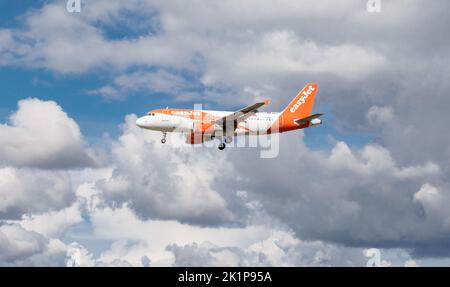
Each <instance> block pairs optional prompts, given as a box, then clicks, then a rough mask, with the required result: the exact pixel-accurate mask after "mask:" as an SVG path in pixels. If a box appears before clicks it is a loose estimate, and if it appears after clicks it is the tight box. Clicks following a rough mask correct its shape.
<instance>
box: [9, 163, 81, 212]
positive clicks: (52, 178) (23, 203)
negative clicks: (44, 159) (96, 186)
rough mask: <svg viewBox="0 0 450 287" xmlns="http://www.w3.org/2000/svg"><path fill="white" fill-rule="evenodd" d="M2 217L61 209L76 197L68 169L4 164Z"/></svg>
mask: <svg viewBox="0 0 450 287" xmlns="http://www.w3.org/2000/svg"><path fill="white" fill-rule="evenodd" d="M0 198H1V200H0V218H1V219H16V218H20V216H21V215H23V214H25V213H30V214H31V213H43V212H47V211H49V210H59V209H61V208H64V207H66V206H68V205H70V204H71V203H72V202H73V201H74V194H73V191H72V186H71V183H70V177H69V176H68V174H67V173H66V172H48V171H40V170H30V169H16V168H12V167H6V168H0Z"/></svg>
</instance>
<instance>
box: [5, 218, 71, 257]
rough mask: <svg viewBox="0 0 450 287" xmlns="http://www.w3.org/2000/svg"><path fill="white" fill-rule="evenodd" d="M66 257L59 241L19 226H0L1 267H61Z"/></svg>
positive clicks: (62, 245) (63, 247)
mask: <svg viewBox="0 0 450 287" xmlns="http://www.w3.org/2000/svg"><path fill="white" fill-rule="evenodd" d="M65 256H66V251H65V246H64V244H63V243H62V242H61V241H59V240H48V239H47V238H45V237H44V236H42V235H40V234H39V233H36V232H33V231H27V230H26V229H24V228H22V227H21V226H20V225H17V224H12V225H1V226H0V266H61V265H62V264H63V262H64V258H65Z"/></svg>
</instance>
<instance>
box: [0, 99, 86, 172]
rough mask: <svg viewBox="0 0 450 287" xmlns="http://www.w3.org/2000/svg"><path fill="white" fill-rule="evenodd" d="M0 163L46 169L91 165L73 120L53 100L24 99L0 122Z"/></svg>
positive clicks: (78, 129)
mask: <svg viewBox="0 0 450 287" xmlns="http://www.w3.org/2000/svg"><path fill="white" fill-rule="evenodd" d="M0 161H1V165H5V164H6V165H13V166H26V167H39V168H47V169H57V168H76V167H85V166H90V165H93V164H94V157H93V153H92V151H91V150H89V149H88V148H87V147H86V145H85V143H84V140H83V137H82V134H81V132H80V128H79V127H78V125H77V123H76V122H75V121H74V120H73V119H71V118H69V116H68V115H67V114H66V113H65V112H64V111H63V110H62V109H61V107H60V106H58V105H57V104H56V103H55V102H53V101H41V100H39V99H26V100H21V101H20V102H19V107H18V110H17V111H16V112H15V113H14V114H12V115H11V116H10V118H9V123H7V124H2V125H0Z"/></svg>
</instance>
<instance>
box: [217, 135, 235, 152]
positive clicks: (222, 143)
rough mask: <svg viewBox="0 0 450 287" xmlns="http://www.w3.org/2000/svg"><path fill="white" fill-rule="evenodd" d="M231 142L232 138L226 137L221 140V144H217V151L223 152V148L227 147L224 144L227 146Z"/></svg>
mask: <svg viewBox="0 0 450 287" xmlns="http://www.w3.org/2000/svg"><path fill="white" fill-rule="evenodd" d="M232 141H233V138H232V137H226V138H225V139H224V138H222V140H221V142H220V144H219V146H218V148H219V150H224V149H225V147H226V146H227V145H226V144H229V143H231V142H232Z"/></svg>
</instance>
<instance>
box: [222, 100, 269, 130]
mask: <svg viewBox="0 0 450 287" xmlns="http://www.w3.org/2000/svg"><path fill="white" fill-rule="evenodd" d="M269 103H270V100H265V101H264V102H259V103H256V104H253V105H250V106H247V107H245V108H243V109H240V110H239V111H236V112H234V113H232V114H229V115H227V116H225V117H223V118H220V119H218V120H217V121H216V122H215V124H217V125H220V126H224V127H225V126H226V125H227V124H233V123H234V126H235V127H234V128H235V129H236V125H237V124H238V123H240V122H243V121H245V120H246V119H247V118H248V117H250V116H251V115H253V114H254V113H256V112H257V111H258V109H259V108H260V107H262V106H265V105H268V104H269Z"/></svg>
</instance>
